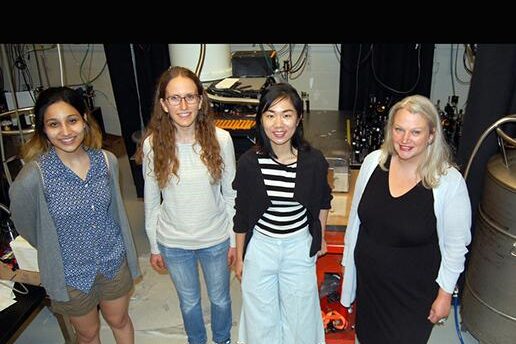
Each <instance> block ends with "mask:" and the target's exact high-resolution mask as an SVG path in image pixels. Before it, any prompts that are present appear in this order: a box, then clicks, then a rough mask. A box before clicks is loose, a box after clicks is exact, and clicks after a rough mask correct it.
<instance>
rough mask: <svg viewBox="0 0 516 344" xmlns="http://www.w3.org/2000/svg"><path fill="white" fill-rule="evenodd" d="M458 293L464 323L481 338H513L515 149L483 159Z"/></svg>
mask: <svg viewBox="0 0 516 344" xmlns="http://www.w3.org/2000/svg"><path fill="white" fill-rule="evenodd" d="M478 210H479V212H478V218H477V224H476V230H475V238H474V240H473V245H472V248H471V257H470V261H469V265H468V270H467V272H466V283H465V288H464V294H463V297H462V307H461V315H462V325H463V327H464V328H465V329H466V330H468V331H469V332H471V333H472V334H473V335H474V336H475V337H476V338H477V339H478V340H479V341H480V342H481V343H490V344H506V343H507V344H509V343H510V344H512V343H514V340H515V338H516V151H514V150H512V151H508V166H506V165H505V164H504V160H503V159H502V157H501V156H500V155H496V156H494V157H492V158H491V159H490V160H489V162H488V164H487V173H486V179H485V184H484V193H483V195H482V200H481V202H480V205H479V209H478Z"/></svg>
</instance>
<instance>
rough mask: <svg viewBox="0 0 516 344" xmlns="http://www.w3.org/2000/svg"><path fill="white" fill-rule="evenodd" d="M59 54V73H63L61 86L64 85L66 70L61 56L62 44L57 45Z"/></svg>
mask: <svg viewBox="0 0 516 344" xmlns="http://www.w3.org/2000/svg"><path fill="white" fill-rule="evenodd" d="M57 54H58V56H59V73H60V74H61V86H64V70H63V57H62V56H61V44H58V45H57Z"/></svg>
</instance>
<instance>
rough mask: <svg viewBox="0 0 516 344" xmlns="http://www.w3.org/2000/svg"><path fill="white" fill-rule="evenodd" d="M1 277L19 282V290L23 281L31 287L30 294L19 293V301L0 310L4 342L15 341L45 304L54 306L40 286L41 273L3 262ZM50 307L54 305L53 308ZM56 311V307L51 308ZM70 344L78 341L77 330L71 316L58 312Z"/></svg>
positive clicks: (66, 340) (1, 335)
mask: <svg viewBox="0 0 516 344" xmlns="http://www.w3.org/2000/svg"><path fill="white" fill-rule="evenodd" d="M0 279H2V280H9V281H14V282H18V283H16V284H15V285H16V286H17V287H16V289H23V288H22V287H21V286H20V285H19V283H23V284H24V285H26V286H27V289H28V291H29V293H28V294H27V295H23V294H20V293H17V292H15V295H16V300H17V302H16V303H15V304H13V305H11V306H10V307H8V308H6V309H4V310H3V311H1V312H0V328H1V331H0V343H7V344H9V343H14V342H15V341H16V338H18V336H19V335H20V334H21V333H22V332H23V331H24V330H25V328H26V327H27V326H28V325H29V324H30V323H31V321H32V320H33V319H34V318H35V317H36V316H37V315H38V313H39V312H40V311H41V310H42V309H43V307H45V306H47V307H49V306H50V300H49V299H48V297H47V295H46V292H45V289H44V288H43V287H41V286H40V279H39V272H32V271H25V270H16V271H12V270H11V269H10V268H9V267H8V266H7V265H5V264H3V263H1V262H0ZM49 309H50V308H49ZM50 311H52V309H50ZM52 314H54V316H55V317H56V319H57V322H58V324H59V328H60V329H61V332H62V334H63V338H64V340H65V343H66V344H72V343H75V339H76V338H75V332H74V330H73V327H72V324H71V323H70V319H69V318H68V317H66V316H63V315H61V314H58V313H54V312H52Z"/></svg>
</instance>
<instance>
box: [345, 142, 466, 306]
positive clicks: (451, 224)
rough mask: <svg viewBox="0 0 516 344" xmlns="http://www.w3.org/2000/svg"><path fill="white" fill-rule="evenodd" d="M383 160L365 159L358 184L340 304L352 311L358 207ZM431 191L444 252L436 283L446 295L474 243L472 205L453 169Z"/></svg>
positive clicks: (375, 156) (376, 155)
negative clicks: (368, 183)
mask: <svg viewBox="0 0 516 344" xmlns="http://www.w3.org/2000/svg"><path fill="white" fill-rule="evenodd" d="M380 156H381V151H380V150H376V151H374V152H372V153H370V154H368V155H367V156H366V158H365V159H364V162H363V163H362V166H361V168H360V172H359V174H358V178H357V181H356V184H355V191H354V194H353V201H352V203H351V210H350V214H349V222H348V226H347V229H346V238H345V240H344V243H345V245H344V255H343V258H342V265H343V266H345V269H344V282H343V286H342V294H341V298H340V302H341V303H342V304H343V305H344V306H345V307H349V306H350V305H351V303H352V302H353V301H354V300H355V293H356V288H357V277H356V266H355V257H354V251H355V245H356V243H357V238H358V231H359V229H360V218H359V217H358V212H357V210H358V204H359V203H360V199H361V197H362V194H363V192H364V189H365V187H366V185H367V182H368V181H369V178H370V177H371V175H372V174H373V171H374V170H375V168H376V166H378V163H379V162H380ZM432 191H433V194H434V213H435V217H436V219H437V236H438V238H439V249H440V251H441V265H440V267H439V273H438V274H437V278H436V279H435V281H436V282H437V283H438V284H439V286H440V287H441V288H442V289H444V290H445V291H446V292H448V293H452V292H453V290H454V288H455V285H456V283H457V280H458V278H459V275H460V274H461V272H462V271H463V270H464V261H465V255H466V252H468V249H467V248H466V246H467V245H469V243H470V242H471V232H470V228H471V203H470V201H469V195H468V189H467V187H466V182H465V181H464V178H463V177H462V175H461V174H460V172H459V171H457V169H455V168H453V167H450V168H449V169H448V170H447V173H446V174H445V175H442V176H441V177H440V181H439V185H438V186H437V187H435V188H433V189H432Z"/></svg>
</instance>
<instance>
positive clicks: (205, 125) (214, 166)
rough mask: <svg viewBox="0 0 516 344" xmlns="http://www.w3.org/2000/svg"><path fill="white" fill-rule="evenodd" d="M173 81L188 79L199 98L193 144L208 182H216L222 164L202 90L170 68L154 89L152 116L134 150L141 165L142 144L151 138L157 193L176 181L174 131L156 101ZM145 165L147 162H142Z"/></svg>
mask: <svg viewBox="0 0 516 344" xmlns="http://www.w3.org/2000/svg"><path fill="white" fill-rule="evenodd" d="M177 77H184V78H188V79H191V80H192V81H193V82H194V83H195V85H196V87H197V94H198V95H200V96H201V100H200V101H201V108H200V109H199V112H198V114H197V117H196V119H195V141H196V143H198V144H199V145H200V146H201V152H200V157H201V160H202V162H203V163H204V165H206V167H207V168H208V172H209V173H210V175H211V177H212V179H213V180H212V182H216V181H218V180H220V178H221V176H222V170H223V168H224V162H223V160H222V157H221V155H220V145H219V142H218V141H217V137H216V135H215V130H216V129H215V124H214V121H213V114H211V113H210V112H209V102H208V97H207V95H206V92H205V90H204V87H203V85H202V83H201V81H200V80H199V78H198V77H197V75H195V73H193V72H192V71H191V70H189V69H187V68H184V67H179V66H175V67H170V68H169V69H167V70H166V71H164V72H163V73H162V74H161V76H160V78H159V81H158V83H157V85H156V91H155V94H154V105H153V110H152V116H151V119H150V121H149V124H148V126H147V129H146V130H145V133H144V135H142V139H141V141H140V144H139V145H138V150H137V152H136V157H135V158H136V162H137V163H139V164H142V163H143V142H144V141H145V139H147V138H148V137H151V138H150V140H151V146H152V150H153V153H154V169H153V170H154V174H155V175H156V180H157V181H158V185H159V187H160V188H161V189H163V188H165V186H166V185H167V184H168V182H169V181H170V179H171V177H172V176H175V177H176V178H178V179H179V175H178V170H179V166H180V163H179V159H178V158H177V149H176V127H175V125H174V123H173V120H172V118H171V116H170V115H169V114H168V113H166V112H165V111H163V108H162V106H161V103H160V100H161V99H163V100H164V99H165V97H166V92H165V91H166V88H167V85H168V83H169V82H170V81H171V80H172V79H174V78H177ZM146 163H148V162H146Z"/></svg>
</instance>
